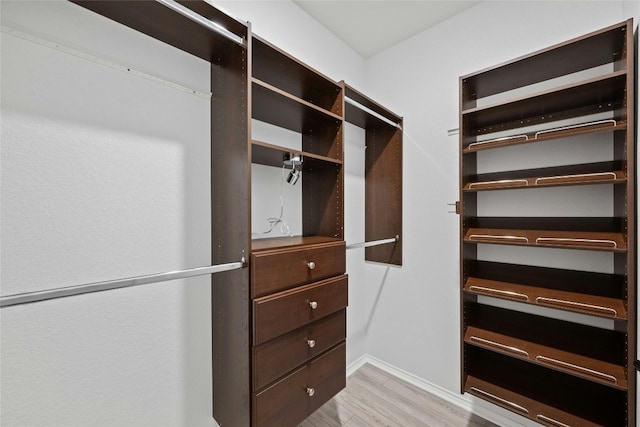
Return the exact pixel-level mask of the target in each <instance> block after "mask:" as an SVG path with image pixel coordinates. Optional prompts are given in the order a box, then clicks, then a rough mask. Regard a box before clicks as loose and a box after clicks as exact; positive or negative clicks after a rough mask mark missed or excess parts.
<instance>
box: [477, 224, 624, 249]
mask: <svg viewBox="0 0 640 427" xmlns="http://www.w3.org/2000/svg"><path fill="white" fill-rule="evenodd" d="M464 241H465V242H468V243H491V244H500V245H520V246H538V247H555V248H567V249H590V250H601V251H611V252H625V251H626V250H627V243H626V241H625V239H624V235H623V234H622V233H611V232H595V231H584V232H582V231H555V230H554V231H545V230H513V229H489V228H470V229H469V230H467V232H466V233H465V235H464Z"/></svg>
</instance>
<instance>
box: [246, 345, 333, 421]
mask: <svg viewBox="0 0 640 427" xmlns="http://www.w3.org/2000/svg"><path fill="white" fill-rule="evenodd" d="M345 348H346V346H345V344H344V342H343V343H342V344H340V345H338V346H336V347H334V348H332V349H331V350H329V351H327V352H326V353H324V354H322V355H320V356H318V357H317V358H315V359H313V360H311V362H309V363H307V364H305V365H304V366H303V367H301V368H300V369H298V370H296V371H294V372H292V373H291V374H290V375H288V376H286V377H284V378H283V379H281V380H280V381H278V382H277V383H275V384H273V385H272V386H270V387H268V388H266V389H265V390H264V391H261V392H260V393H256V394H254V396H253V403H252V405H253V422H252V424H253V425H254V426H283V427H284V426H295V425H297V424H298V423H300V422H301V421H303V420H304V419H305V418H307V417H308V416H309V415H311V414H312V413H313V412H314V411H316V410H317V409H318V408H320V407H321V406H322V405H323V404H325V403H326V402H327V401H329V400H330V399H331V398H332V397H333V396H335V395H336V394H337V393H338V392H339V391H340V390H342V389H343V388H344V387H345V386H346V351H345Z"/></svg>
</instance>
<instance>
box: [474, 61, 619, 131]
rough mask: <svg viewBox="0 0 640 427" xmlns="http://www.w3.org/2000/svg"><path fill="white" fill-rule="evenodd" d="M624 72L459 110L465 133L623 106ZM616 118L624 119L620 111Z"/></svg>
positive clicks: (539, 122) (542, 122)
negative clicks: (502, 101)
mask: <svg viewBox="0 0 640 427" xmlns="http://www.w3.org/2000/svg"><path fill="white" fill-rule="evenodd" d="M626 80H627V75H626V72H625V71H617V72H614V73H610V74H607V75H604V76H600V77H596V78H592V79H588V80H585V81H581V82H577V83H572V84H568V85H565V86H562V87H559V88H554V89H551V90H546V91H543V92H539V93H535V94H531V95H527V96H524V97H521V98H516V99H512V100H510V101H508V102H505V103H498V104H493V105H488V106H484V107H476V108H470V109H467V110H464V111H462V120H463V126H464V128H465V134H467V135H474V134H475V135H482V134H488V133H494V132H500V131H505V130H509V129H516V128H521V127H527V126H534V125H540V124H544V123H551V122H554V121H558V120H564V119H572V118H575V117H581V116H588V115H591V114H597V113H602V112H605V111H613V112H615V111H616V110H620V111H621V109H622V108H623V106H624V99H625V88H626ZM616 118H617V119H622V120H624V119H626V117H624V115H623V114H619V113H618V115H617V116H616Z"/></svg>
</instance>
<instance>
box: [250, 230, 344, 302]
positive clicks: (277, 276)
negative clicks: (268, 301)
mask: <svg viewBox="0 0 640 427" xmlns="http://www.w3.org/2000/svg"><path fill="white" fill-rule="evenodd" d="M345 270H346V260H345V244H344V241H338V242H327V243H321V244H315V245H305V246H302V247H300V246H298V247H295V248H283V249H270V250H260V251H254V252H252V253H251V296H252V298H256V297H260V296H263V295H267V294H270V293H272V292H276V291H280V290H283V289H287V288H291V287H293V286H297V285H302V284H305V283H311V282H315V281H317V280H321V279H326V278H328V277H332V276H337V275H339V274H343V273H344V272H345Z"/></svg>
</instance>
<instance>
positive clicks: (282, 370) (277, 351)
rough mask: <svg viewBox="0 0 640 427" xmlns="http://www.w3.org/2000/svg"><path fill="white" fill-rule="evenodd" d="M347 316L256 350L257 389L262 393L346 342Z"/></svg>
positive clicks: (319, 323)
mask: <svg viewBox="0 0 640 427" xmlns="http://www.w3.org/2000/svg"><path fill="white" fill-rule="evenodd" d="M346 322H347V314H346V310H345V309H342V310H340V311H339V312H337V313H334V314H332V315H330V316H327V317H325V318H322V319H320V320H317V321H315V322H313V323H311V324H309V325H307V326H305V327H302V328H300V329H296V330H295V331H293V332H290V333H288V334H286V335H283V336H281V337H278V338H276V339H273V340H271V341H268V342H266V343H264V344H262V345H260V346H258V347H254V348H253V390H254V391H258V390H260V389H261V388H263V387H264V386H266V385H267V384H269V383H270V382H272V381H274V380H276V379H278V378H280V377H281V376H283V375H284V374H286V373H287V372H289V371H290V370H292V369H294V368H296V367H297V366H300V365H301V364H303V363H304V362H306V361H308V360H310V359H312V358H314V357H315V356H317V355H318V354H320V353H322V352H323V351H325V350H327V349H328V348H330V347H332V346H334V345H336V344H338V343H339V342H340V341H343V340H344V339H345V338H346V335H347V323H346Z"/></svg>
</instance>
